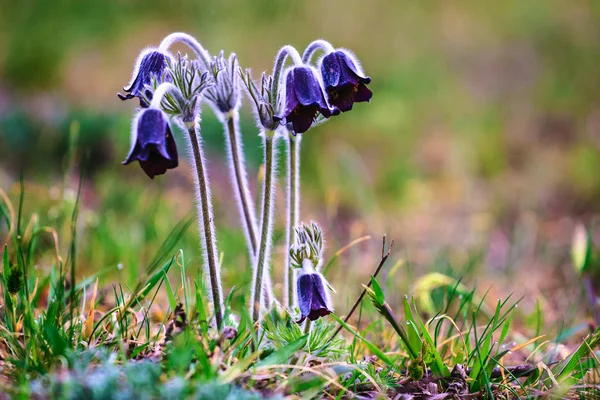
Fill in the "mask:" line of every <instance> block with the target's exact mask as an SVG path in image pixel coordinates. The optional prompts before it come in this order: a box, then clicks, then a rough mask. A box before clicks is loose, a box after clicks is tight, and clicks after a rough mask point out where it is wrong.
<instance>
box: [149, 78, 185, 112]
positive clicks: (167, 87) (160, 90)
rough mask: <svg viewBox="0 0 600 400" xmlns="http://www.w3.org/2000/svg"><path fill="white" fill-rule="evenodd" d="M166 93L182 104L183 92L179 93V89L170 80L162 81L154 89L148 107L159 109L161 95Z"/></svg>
mask: <svg viewBox="0 0 600 400" xmlns="http://www.w3.org/2000/svg"><path fill="white" fill-rule="evenodd" d="M167 93H171V95H173V97H174V98H175V100H176V101H177V103H178V104H183V103H184V102H185V99H184V98H183V94H181V90H179V88H178V87H177V86H175V85H173V84H172V83H170V82H163V83H161V84H160V85H158V87H157V88H156V90H155V91H154V94H153V95H152V101H151V102H150V106H149V107H150V108H156V109H160V103H161V102H162V99H163V97H165V95H166V94H167Z"/></svg>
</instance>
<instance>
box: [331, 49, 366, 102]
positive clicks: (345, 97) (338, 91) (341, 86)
mask: <svg viewBox="0 0 600 400" xmlns="http://www.w3.org/2000/svg"><path fill="white" fill-rule="evenodd" d="M321 76H322V77H323V84H324V85H325V92H327V99H328V100H329V104H331V105H332V106H334V107H337V108H339V109H340V110H341V111H343V112H345V111H350V110H351V109H352V106H353V105H354V103H358V102H361V101H369V100H370V99H371V97H372V96H373V92H371V90H369V88H368V87H367V86H366V85H367V84H369V83H370V82H371V78H369V77H368V76H366V75H365V73H364V71H363V70H362V68H361V67H360V64H359V62H358V60H357V59H356V58H355V57H354V56H353V55H352V54H350V53H349V52H346V51H344V50H335V51H332V52H331V53H329V54H327V55H326V56H325V57H323V59H322V60H321Z"/></svg>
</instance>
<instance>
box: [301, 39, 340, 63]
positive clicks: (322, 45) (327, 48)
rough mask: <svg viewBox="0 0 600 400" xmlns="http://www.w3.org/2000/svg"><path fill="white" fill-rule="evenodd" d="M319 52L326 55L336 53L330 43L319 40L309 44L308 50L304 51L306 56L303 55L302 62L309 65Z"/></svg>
mask: <svg viewBox="0 0 600 400" xmlns="http://www.w3.org/2000/svg"><path fill="white" fill-rule="evenodd" d="M319 50H323V51H324V52H325V53H331V52H332V51H334V48H333V46H332V45H331V43H329V42H328V41H326V40H323V39H317V40H315V41H314V42H312V43H311V44H309V45H308V46H307V47H306V50H304V54H302V62H303V63H305V64H308V63H309V62H310V59H311V58H312V57H313V55H314V54H315V53H316V52H317V51H319Z"/></svg>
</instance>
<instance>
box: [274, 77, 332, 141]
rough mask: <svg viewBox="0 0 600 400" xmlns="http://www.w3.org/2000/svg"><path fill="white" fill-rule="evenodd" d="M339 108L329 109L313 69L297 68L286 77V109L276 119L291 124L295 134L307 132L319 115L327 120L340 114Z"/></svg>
mask: <svg viewBox="0 0 600 400" xmlns="http://www.w3.org/2000/svg"><path fill="white" fill-rule="evenodd" d="M339 112H340V111H339V110H338V109H337V108H329V105H328V104H327V101H326V100H325V96H324V94H323V88H322V87H321V84H320V82H319V79H318V78H317V76H316V74H315V72H314V71H313V69H312V68H310V67H308V66H296V67H293V68H291V69H290V70H289V71H288V73H287V77H286V85H285V109H284V111H283V114H282V115H279V116H277V117H276V119H277V120H279V121H281V120H284V119H285V123H286V124H288V123H291V124H292V127H293V130H294V133H304V132H306V131H307V130H308V129H309V128H310V127H311V125H312V124H313V122H314V121H315V119H316V118H317V115H318V113H321V114H322V115H323V116H324V117H325V118H329V117H330V116H332V115H337V114H339Z"/></svg>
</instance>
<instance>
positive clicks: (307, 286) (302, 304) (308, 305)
mask: <svg viewBox="0 0 600 400" xmlns="http://www.w3.org/2000/svg"><path fill="white" fill-rule="evenodd" d="M296 286H297V291H298V308H299V309H300V320H299V321H298V323H300V322H302V321H304V319H305V318H306V317H307V316H308V314H310V310H311V309H312V296H313V290H312V286H313V285H312V278H311V276H310V274H304V275H300V276H299V277H298V282H297V284H296Z"/></svg>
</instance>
